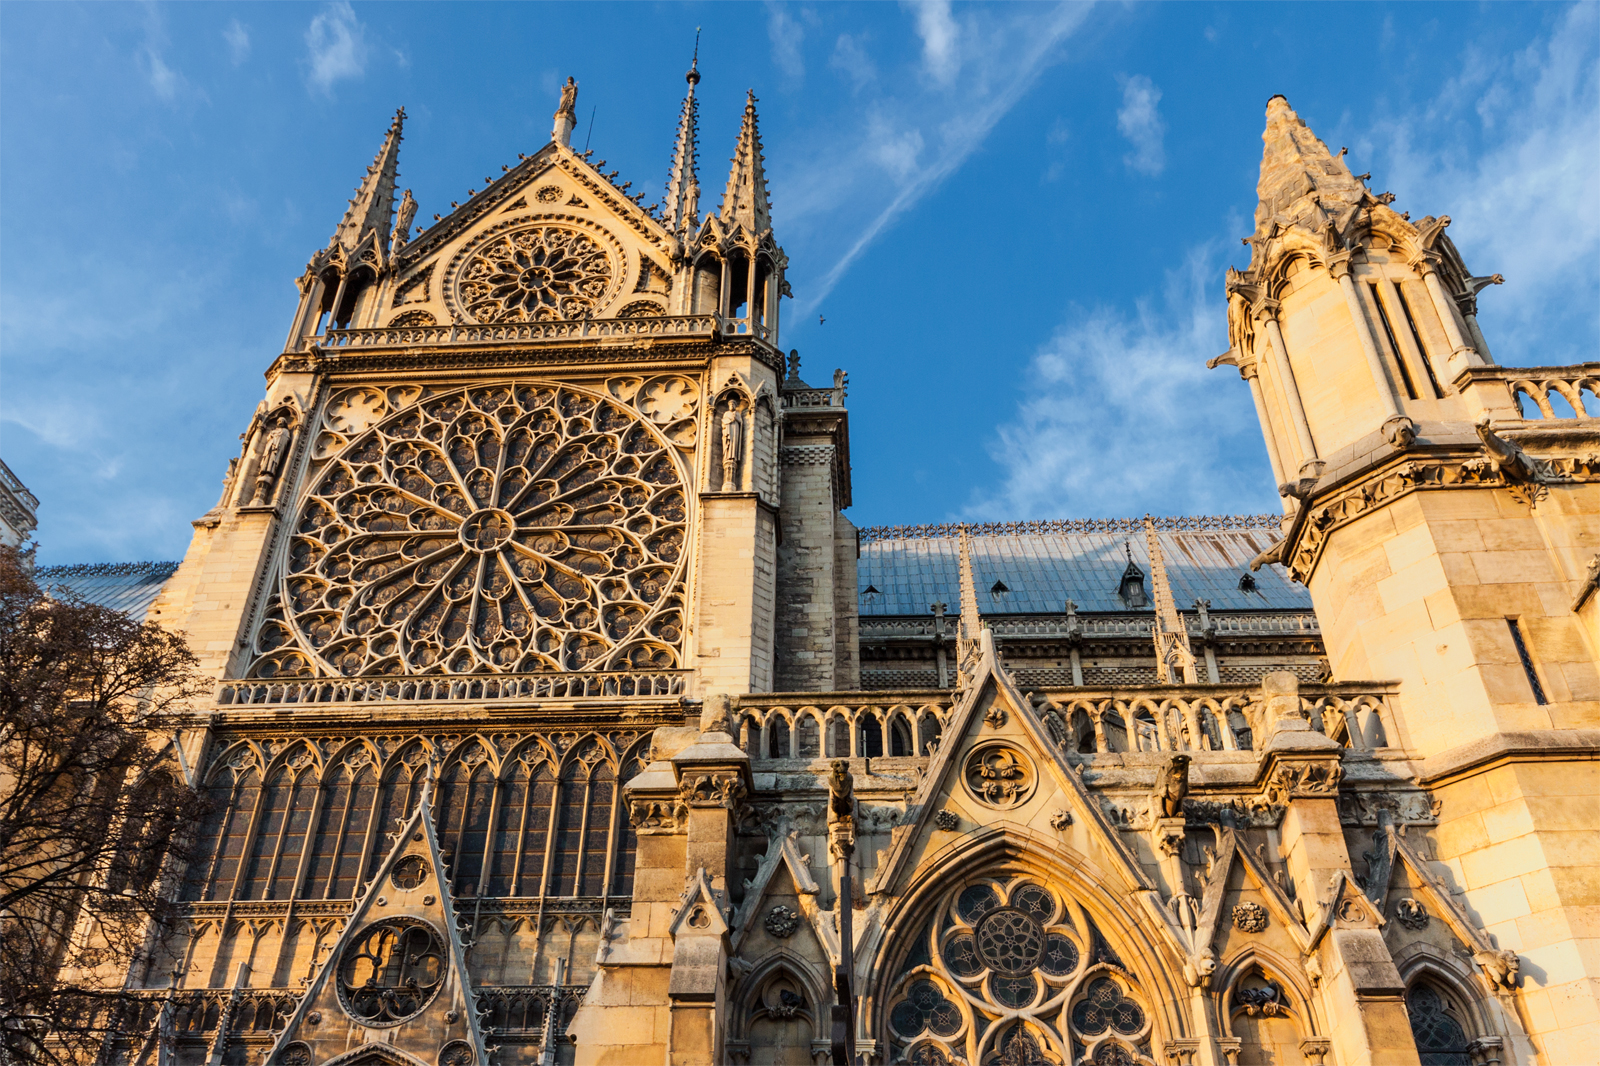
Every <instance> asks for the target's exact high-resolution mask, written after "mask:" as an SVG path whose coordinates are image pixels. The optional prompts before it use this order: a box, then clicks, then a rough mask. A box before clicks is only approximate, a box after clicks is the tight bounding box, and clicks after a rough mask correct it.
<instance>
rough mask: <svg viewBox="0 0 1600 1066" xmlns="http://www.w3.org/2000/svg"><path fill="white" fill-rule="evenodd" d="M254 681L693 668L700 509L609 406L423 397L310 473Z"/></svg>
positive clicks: (568, 397)
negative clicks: (687, 586) (689, 626)
mask: <svg viewBox="0 0 1600 1066" xmlns="http://www.w3.org/2000/svg"><path fill="white" fill-rule="evenodd" d="M308 484H309V489H308V491H307V492H306V494H305V496H304V497H303V498H302V500H301V502H300V506H299V510H298V513H297V514H296V516H295V519H294V525H293V527H292V528H293V533H292V536H291V539H290V542H289V545H288V552H287V558H286V560H285V563H284V569H283V575H282V579H281V585H280V589H279V595H278V597H277V602H276V603H274V604H273V605H272V606H271V608H270V609H269V611H268V617H267V619H266V621H265V622H264V623H263V625H262V627H261V629H260V631H259V634H258V637H257V648H256V651H257V655H258V658H257V659H256V661H255V664H254V666H253V667H252V671H251V676H254V677H268V678H272V677H306V676H313V675H320V676H328V675H340V674H342V675H345V676H357V675H388V674H413V673H429V672H432V673H437V672H447V673H461V674H464V673H487V672H537V671H553V670H594V669H606V670H627V669H640V670H656V669H672V668H676V667H677V665H678V661H679V660H678V655H679V647H680V645H681V640H682V629H683V604H682V576H683V567H684V565H685V555H686V553H685V551H684V538H685V532H684V531H685V523H686V521H687V519H688V511H687V509H688V503H687V498H686V496H685V492H684V488H683V480H682V475H681V472H680V470H679V466H678V460H677V459H676V457H675V454H674V449H673V447H672V446H671V445H669V444H668V443H667V442H666V440H665V439H664V438H662V437H661V435H660V433H659V431H658V430H657V429H656V428H655V427H654V426H652V425H651V424H650V423H649V422H648V420H646V419H644V418H642V417H640V416H639V414H638V413H637V412H636V411H634V410H633V408H631V407H628V406H626V405H624V404H622V403H620V402H618V401H616V400H614V399H612V398H609V397H602V396H597V395H594V394H591V393H588V392H586V391H584V390H581V389H578V388H575V387H572V386H568V385H561V386H556V385H543V384H519V385H497V386H484V387H475V388H467V389H457V390H450V391H445V392H440V393H436V394H432V395H426V394H423V395H420V396H419V397H418V402H415V403H413V404H412V405H411V406H409V407H405V408H403V409H401V410H399V411H397V412H395V413H394V414H392V415H390V416H389V417H387V418H385V419H383V420H382V421H380V422H378V423H377V424H376V425H373V426H371V427H370V428H368V429H366V430H364V431H363V432H362V433H360V434H359V435H357V436H355V437H353V439H351V440H350V441H349V443H348V445H347V446H345V447H344V448H343V449H342V450H339V451H337V452H336V453H334V454H332V455H331V457H329V458H328V459H327V460H325V461H324V462H323V464H322V465H321V467H320V468H319V469H314V470H313V472H312V474H311V475H310V476H309V478H308Z"/></svg>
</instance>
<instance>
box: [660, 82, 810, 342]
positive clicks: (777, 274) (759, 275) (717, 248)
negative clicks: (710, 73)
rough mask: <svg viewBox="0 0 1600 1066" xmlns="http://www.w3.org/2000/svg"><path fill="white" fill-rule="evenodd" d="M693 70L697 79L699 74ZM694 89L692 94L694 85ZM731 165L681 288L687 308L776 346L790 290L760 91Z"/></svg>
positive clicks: (748, 104) (748, 106)
mask: <svg viewBox="0 0 1600 1066" xmlns="http://www.w3.org/2000/svg"><path fill="white" fill-rule="evenodd" d="M690 73H691V74H692V75H694V76H695V79H696V80H698V74H696V73H695V72H694V71H692V70H691V71H690ZM690 88H691V95H692V90H693V82H691V83H690ZM687 106H688V105H686V107H687ZM729 162H730V163H731V166H730V168H729V171H728V184H727V187H726V189H725V190H724V192H723V194H722V206H721V207H720V208H719V209H718V211H717V213H716V214H715V215H713V216H710V217H708V218H707V219H706V220H705V222H704V223H703V224H702V225H701V226H700V228H699V232H698V234H697V235H695V237H694V239H693V242H692V247H688V248H686V249H685V252H684V260H685V267H686V269H687V270H689V271H691V272H692V278H691V279H690V282H689V284H686V285H684V286H683V291H684V292H685V293H686V297H687V299H686V303H687V305H688V306H686V307H685V308H684V313H685V314H711V313H715V314H720V315H722V316H723V319H724V320H725V325H724V328H725V329H726V330H727V331H728V332H730V333H748V334H752V335H754V336H757V337H760V338H762V339H763V340H766V341H767V342H768V343H770V344H772V345H774V346H776V345H777V344H778V299H779V297H782V296H788V295H791V293H790V291H789V284H788V282H787V281H785V280H784V277H783V272H784V269H785V268H786V267H787V266H788V265H789V260H788V257H787V256H785V255H784V254H783V249H782V248H780V247H778V244H777V241H776V240H774V239H773V234H772V205H771V201H770V200H769V199H768V196H767V176H766V170H765V168H764V160H763V158H762V154H761V131H760V128H759V125H758V122H757V118H756V96H755V93H754V92H750V93H747V94H746V96H745V104H744V118H743V121H742V122H741V123H740V126H739V139H738V142H737V143H736V144H735V146H734V153H733V158H732V159H731V160H729Z"/></svg>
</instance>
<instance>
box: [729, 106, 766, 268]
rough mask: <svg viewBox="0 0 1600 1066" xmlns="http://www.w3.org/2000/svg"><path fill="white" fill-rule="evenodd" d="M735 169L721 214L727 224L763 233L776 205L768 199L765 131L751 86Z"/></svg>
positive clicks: (735, 158)
mask: <svg viewBox="0 0 1600 1066" xmlns="http://www.w3.org/2000/svg"><path fill="white" fill-rule="evenodd" d="M731 162H732V163H733V169H732V170H730V171H728V189H727V191H726V192H724V193H723V194H722V208H721V210H720V211H719V212H718V216H719V217H720V218H721V219H722V222H723V224H724V225H727V226H729V227H730V228H731V227H733V226H743V227H744V228H745V229H747V230H749V231H750V233H751V235H753V236H755V237H760V236H761V235H762V234H763V233H766V232H767V231H768V230H770V229H771V228H772V205H771V203H770V202H769V201H768V200H767V173H766V170H765V169H764V168H763V165H762V164H763V162H764V161H763V159H762V156H761V131H760V130H759V129H758V128H757V127H756V94H755V91H754V90H751V91H750V92H749V93H747V94H746V96H745V100H744V123H743V125H741V126H740V127H739V145H738V147H737V148H736V149H735V150H734V153H733V159H732V160H731Z"/></svg>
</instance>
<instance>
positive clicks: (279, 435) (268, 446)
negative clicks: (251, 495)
mask: <svg viewBox="0 0 1600 1066" xmlns="http://www.w3.org/2000/svg"><path fill="white" fill-rule="evenodd" d="M291 436H292V434H291V433H290V432H289V416H288V415H287V414H281V413H280V414H279V415H278V416H277V417H276V418H274V419H273V420H272V428H271V429H269V430H268V431H267V436H266V439H265V440H264V441H262V442H261V463H260V464H259V465H258V466H257V467H256V495H255V499H254V500H253V501H252V502H253V503H255V504H257V505H258V506H261V505H265V504H268V503H271V502H272V487H273V485H274V484H275V483H276V482H277V480H278V472H279V471H280V470H282V469H283V460H284V459H285V457H286V456H287V454H288V451H289V438H290V437H291Z"/></svg>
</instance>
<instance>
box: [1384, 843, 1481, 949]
mask: <svg viewBox="0 0 1600 1066" xmlns="http://www.w3.org/2000/svg"><path fill="white" fill-rule="evenodd" d="M1373 838H1374V839H1373V842H1372V844H1373V854H1372V861H1371V863H1370V864H1369V871H1370V872H1369V873H1368V875H1367V898H1368V899H1370V900H1371V902H1372V905H1373V907H1374V909H1375V910H1377V911H1378V913H1380V914H1387V913H1388V910H1389V890H1390V887H1391V884H1392V882H1393V880H1394V874H1395V871H1396V870H1397V869H1398V868H1400V867H1402V866H1403V867H1405V868H1406V869H1407V870H1409V871H1410V874H1411V877H1412V878H1413V879H1414V880H1415V881H1416V882H1417V885H1418V888H1419V889H1420V891H1421V892H1422V894H1423V895H1426V896H1427V897H1428V898H1429V899H1430V900H1431V901H1432V902H1433V906H1434V910H1435V913H1437V914H1438V916H1439V918H1440V919H1441V920H1442V921H1443V922H1444V923H1445V925H1447V926H1449V927H1450V931H1451V932H1452V933H1454V934H1455V935H1456V938H1457V939H1458V940H1460V941H1461V942H1462V943H1463V944H1465V945H1467V946H1468V947H1470V948H1471V949H1472V950H1473V951H1475V952H1483V951H1494V950H1496V949H1495V946H1494V945H1493V944H1492V943H1490V941H1489V937H1488V935H1487V934H1486V933H1485V932H1484V931H1483V930H1482V929H1480V928H1479V927H1478V925H1477V923H1475V922H1474V921H1473V920H1472V918H1471V916H1470V915H1468V914H1467V912H1466V909H1465V908H1463V907H1462V906H1461V904H1460V902H1459V901H1457V899H1456V897H1455V895H1454V894H1453V893H1452V892H1451V891H1450V889H1449V886H1447V885H1446V884H1445V883H1444V882H1443V881H1441V880H1440V879H1439V877H1438V875H1436V874H1435V873H1434V872H1433V871H1432V870H1430V869H1429V868H1428V864H1427V862H1426V861H1424V860H1423V858H1422V856H1421V855H1420V854H1418V853H1417V849H1416V848H1414V847H1413V846H1412V845H1411V843H1410V841H1408V840H1406V838H1405V837H1404V836H1402V835H1401V833H1400V830H1399V829H1397V828H1396V827H1395V825H1394V823H1393V821H1392V820H1390V819H1388V818H1385V819H1384V820H1383V821H1382V822H1381V823H1380V825H1379V827H1378V832H1377V833H1375V834H1373ZM1397 859H1398V860H1399V861H1398V862H1396V860H1397Z"/></svg>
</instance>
